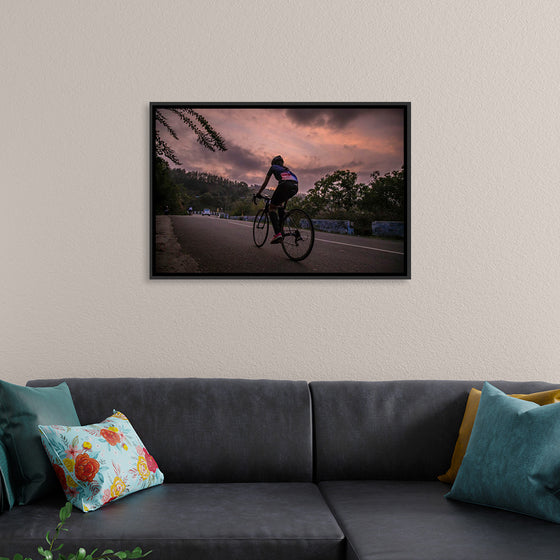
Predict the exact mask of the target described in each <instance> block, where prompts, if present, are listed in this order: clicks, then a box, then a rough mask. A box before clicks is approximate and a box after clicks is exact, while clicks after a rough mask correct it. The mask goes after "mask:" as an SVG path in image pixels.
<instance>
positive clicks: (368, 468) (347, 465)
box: [310, 380, 558, 480]
mask: <svg viewBox="0 0 560 560" xmlns="http://www.w3.org/2000/svg"><path fill="white" fill-rule="evenodd" d="M491 383H492V384H494V385H495V386H496V387H498V388H499V389H501V390H503V391H505V392H506V393H533V392H537V391H546V390H549V389H555V388H558V386H557V385H552V384H549V383H542V382H526V383H525V382H503V381H495V382H494V381H493V382H491ZM472 387H476V388H477V389H481V388H482V382H478V383H476V382H475V383H473V382H472V381H428V380H420V381H379V382H356V381H343V382H335V381H331V382H329V381H325V382H312V383H310V388H311V396H312V406H313V421H314V430H315V432H314V433H315V450H314V452H315V469H316V474H315V476H316V479H317V480H367V479H378V480H381V479H388V480H391V479H394V480H435V479H436V477H437V476H438V475H440V474H443V473H444V472H446V471H447V469H448V468H449V464H450V460H451V455H452V453H453V449H454V446H455V442H456V440H457V435H458V432H459V426H460V424H461V420H462V418H463V414H464V412H465V406H466V402H467V398H468V395H469V392H470V390H471V388H472Z"/></svg>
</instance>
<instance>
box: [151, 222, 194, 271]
mask: <svg viewBox="0 0 560 560" xmlns="http://www.w3.org/2000/svg"><path fill="white" fill-rule="evenodd" d="M155 237H156V238H155V257H154V260H155V263H154V264H155V272H156V274H160V273H174V274H181V273H185V274H191V273H193V272H200V269H199V266H198V263H197V262H196V261H195V260H194V259H193V258H192V257H190V256H189V255H186V254H185V253H184V252H183V250H182V248H181V245H180V244H179V241H178V240H177V236H176V235H175V230H174V229H173V222H172V221H171V216H165V215H162V216H156V236H155Z"/></svg>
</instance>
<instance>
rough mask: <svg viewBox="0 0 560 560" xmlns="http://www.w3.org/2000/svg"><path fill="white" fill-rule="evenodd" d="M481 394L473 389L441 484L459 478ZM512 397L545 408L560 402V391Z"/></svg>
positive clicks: (451, 482)
mask: <svg viewBox="0 0 560 560" xmlns="http://www.w3.org/2000/svg"><path fill="white" fill-rule="evenodd" d="M481 394H482V392H481V391H480V390H479V389H474V388H473V389H471V392H470V393H469V398H468V400H467V406H466V407H465V414H464V416H463V421H462V422H461V426H460V427H459V437H458V438H457V441H456V442H455V449H454V450H453V455H452V456H451V465H450V467H449V468H448V469H447V471H446V472H445V474H442V475H440V476H438V480H441V482H447V483H448V484H453V482H455V478H457V472H458V471H459V467H460V466H461V463H462V462H463V457H464V456H465V452H466V450H467V446H468V444H469V439H470V437H471V432H472V429H473V425H474V420H475V418H476V413H477V411H478V405H479V403H480V395H481ZM511 396H512V397H515V398H516V399H521V400H524V401H531V402H534V403H537V404H538V405H540V406H544V405H545V404H553V403H556V402H559V401H560V389H553V390H552V391H540V392H538V393H530V394H528V395H511Z"/></svg>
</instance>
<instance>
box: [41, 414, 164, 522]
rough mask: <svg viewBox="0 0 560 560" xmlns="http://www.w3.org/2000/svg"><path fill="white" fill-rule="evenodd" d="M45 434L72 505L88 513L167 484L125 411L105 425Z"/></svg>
mask: <svg viewBox="0 0 560 560" xmlns="http://www.w3.org/2000/svg"><path fill="white" fill-rule="evenodd" d="M39 430H40V431H41V439H42V441H43V445H44V447H45V449H46V451H47V454H48V456H49V459H50V460H51V463H52V466H53V469H54V471H55V472H56V475H57V477H58V479H59V481H60V484H61V485H62V488H63V490H64V492H65V494H66V497H67V499H68V501H70V502H72V504H74V505H75V506H76V507H77V508H79V509H81V510H82V511H93V510H95V509H98V508H100V507H101V506H102V505H104V504H106V503H108V502H111V501H113V500H117V499H120V498H123V497H124V496H126V495H128V494H131V493H132V492H138V491H139V490H144V489H145V488H149V487H150V486H155V485H157V484H161V483H162V482H163V474H162V472H161V471H160V470H159V468H158V465H157V463H156V461H155V459H154V458H153V457H152V456H151V455H150V453H149V452H148V450H147V449H146V447H145V446H144V444H143V443H142V441H141V440H140V438H139V437H138V434H137V433H136V432H135V431H134V428H133V427H132V424H131V423H130V421H129V420H128V418H127V417H126V416H125V415H124V414H122V413H120V412H116V411H115V412H114V413H113V415H112V416H109V418H107V419H105V420H103V422H100V423H99V424H91V425H90V426H81V427H73V426H39Z"/></svg>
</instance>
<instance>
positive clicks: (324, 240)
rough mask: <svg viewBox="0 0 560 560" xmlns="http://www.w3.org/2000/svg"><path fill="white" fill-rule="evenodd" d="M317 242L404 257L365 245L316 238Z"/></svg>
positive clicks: (395, 252) (397, 252) (396, 252)
mask: <svg viewBox="0 0 560 560" xmlns="http://www.w3.org/2000/svg"><path fill="white" fill-rule="evenodd" d="M315 241H322V242H323V243H334V244H335V245H346V246H347V247H357V248H358V249H369V250H370V251H380V252H381V253H392V254H393V255H404V253H401V252H399V251H389V250H387V249H377V248H376V247H366V246H365V245H356V244H355V243H343V242H342V241H331V240H329V239H320V238H319V237H317V236H315Z"/></svg>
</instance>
